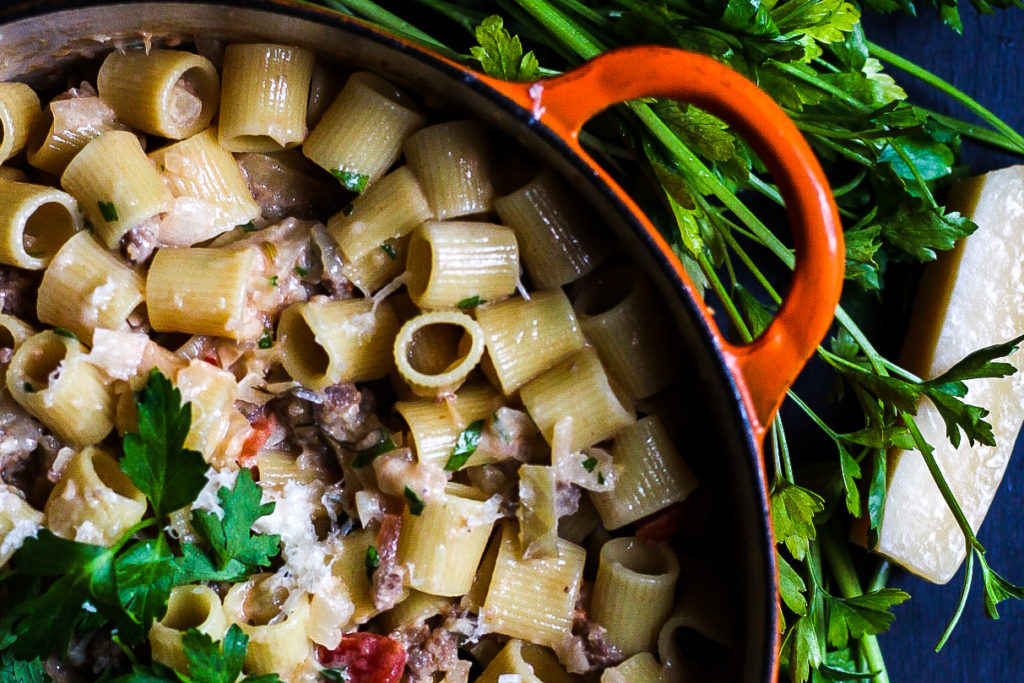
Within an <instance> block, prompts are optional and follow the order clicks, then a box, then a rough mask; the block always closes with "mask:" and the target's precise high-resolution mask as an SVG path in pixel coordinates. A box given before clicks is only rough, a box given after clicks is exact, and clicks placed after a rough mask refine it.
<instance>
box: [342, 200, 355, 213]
mask: <svg viewBox="0 0 1024 683" xmlns="http://www.w3.org/2000/svg"><path fill="white" fill-rule="evenodd" d="M355 210H356V205H355V204H353V203H352V202H349V203H348V204H346V205H345V208H343V209H342V210H341V215H342V216H351V215H352V212H353V211H355Z"/></svg>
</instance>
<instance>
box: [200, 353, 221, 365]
mask: <svg viewBox="0 0 1024 683" xmlns="http://www.w3.org/2000/svg"><path fill="white" fill-rule="evenodd" d="M203 360H205V361H206V362H207V363H209V364H210V365H216V366H217V367H218V368H219V367H220V357H219V356H218V355H217V354H216V353H214V352H213V351H210V352H209V353H207V354H206V355H205V356H203Z"/></svg>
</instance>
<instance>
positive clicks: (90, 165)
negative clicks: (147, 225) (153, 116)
mask: <svg viewBox="0 0 1024 683" xmlns="http://www.w3.org/2000/svg"><path fill="white" fill-rule="evenodd" d="M60 184H61V186H62V187H63V188H64V189H65V190H67V191H68V192H69V193H70V194H71V195H72V196H74V198H75V199H77V200H78V204H79V206H81V207H82V212H83V213H84V214H85V217H86V218H87V219H88V220H89V223H90V224H91V225H92V227H93V230H94V231H95V234H96V236H97V237H99V239H100V241H102V242H103V243H104V244H105V245H106V246H107V248H109V249H116V248H117V247H118V245H119V244H120V242H121V238H122V237H124V236H125V234H126V233H127V232H128V231H129V230H131V229H132V228H134V227H136V226H137V225H139V224H141V223H144V222H146V221H150V220H153V219H156V218H158V217H159V216H160V214H162V213H164V212H165V211H168V210H169V209H170V208H171V204H172V203H173V202H174V197H173V196H172V195H171V192H170V190H168V189H167V186H166V185H164V182H163V179H162V178H161V177H160V173H159V172H158V171H157V169H156V166H155V165H154V164H153V162H152V161H150V160H149V159H148V158H147V157H146V153H145V152H144V151H143V149H142V145H141V144H139V139H138V138H137V137H136V136H135V134H134V133H129V132H127V131H118V130H114V131H107V132H104V133H101V134H100V135H99V136H97V137H96V138H94V139H92V140H90V141H89V142H88V143H87V144H86V145H85V147H83V148H82V151H80V152H79V153H78V154H76V155H75V156H74V158H72V159H71V161H70V162H69V163H68V166H67V168H66V169H65V170H64V173H63V175H61V177H60Z"/></svg>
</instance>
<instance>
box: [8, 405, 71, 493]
mask: <svg viewBox="0 0 1024 683" xmlns="http://www.w3.org/2000/svg"><path fill="white" fill-rule="evenodd" d="M59 448H60V444H58V443H57V440H56V439H54V438H53V437H52V436H51V435H49V434H47V433H46V432H45V431H44V430H43V428H42V426H41V425H40V424H39V423H38V422H37V421H36V420H35V419H34V418H32V417H31V416H30V415H29V414H28V413H26V412H25V411H24V410H22V408H21V407H20V406H18V405H17V404H15V403H14V402H13V401H12V400H11V399H10V398H3V399H0V481H2V482H3V483H5V484H9V485H11V486H14V487H15V488H17V489H19V490H21V491H22V492H23V493H24V494H25V496H26V498H27V499H28V502H29V503H30V504H31V505H32V506H33V507H36V508H37V509H42V505H43V504H44V503H45V502H46V498H47V496H48V495H49V492H50V489H51V488H52V486H53V484H52V482H50V481H49V480H47V478H46V473H47V472H48V471H49V469H50V467H51V466H52V465H53V462H54V460H55V459H56V457H57V451H58V450H59Z"/></svg>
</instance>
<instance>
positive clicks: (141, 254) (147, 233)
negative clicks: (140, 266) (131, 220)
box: [121, 217, 160, 263]
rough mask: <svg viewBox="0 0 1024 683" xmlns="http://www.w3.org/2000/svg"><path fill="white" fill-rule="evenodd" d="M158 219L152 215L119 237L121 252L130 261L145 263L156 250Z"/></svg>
mask: <svg viewBox="0 0 1024 683" xmlns="http://www.w3.org/2000/svg"><path fill="white" fill-rule="evenodd" d="M159 228H160V221H159V219H158V218H156V217H154V218H151V219H150V220H148V221H145V222H143V223H139V224H138V225H136V226H135V227H134V228H132V229H131V230H129V231H128V232H126V233H125V235H124V237H122V238H121V254H123V255H124V257H125V258H126V259H128V260H129V261H131V262H132V263H145V262H146V261H148V260H149V257H150V256H152V255H153V252H154V251H155V250H156V248H157V246H158V244H157V232H158V230H159Z"/></svg>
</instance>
